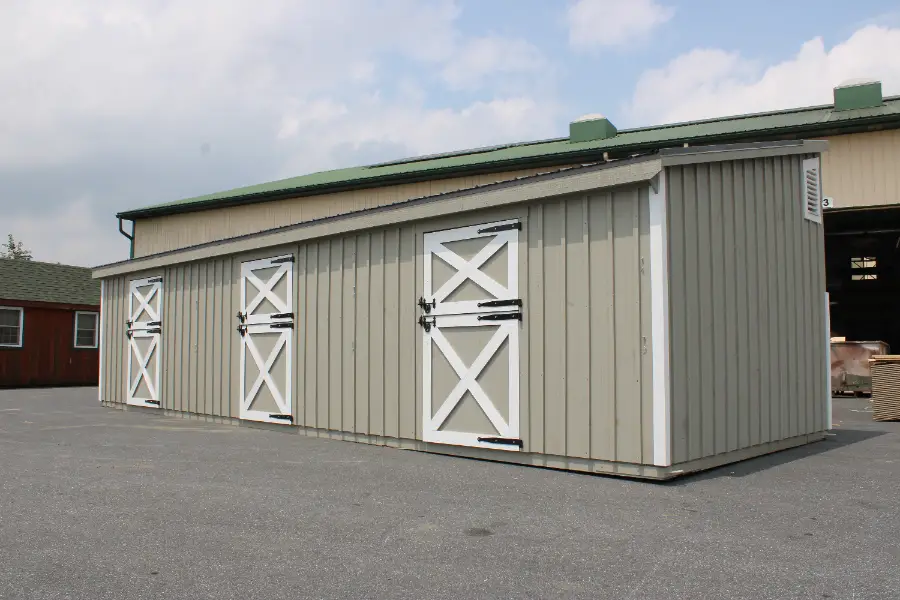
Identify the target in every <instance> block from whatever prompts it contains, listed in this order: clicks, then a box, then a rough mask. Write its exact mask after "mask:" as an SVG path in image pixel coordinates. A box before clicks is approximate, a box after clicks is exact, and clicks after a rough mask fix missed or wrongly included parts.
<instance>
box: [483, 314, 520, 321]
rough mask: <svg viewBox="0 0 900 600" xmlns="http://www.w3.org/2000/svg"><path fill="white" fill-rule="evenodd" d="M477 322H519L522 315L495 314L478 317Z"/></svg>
mask: <svg viewBox="0 0 900 600" xmlns="http://www.w3.org/2000/svg"><path fill="white" fill-rule="evenodd" d="M478 320H479V321H521V320H522V313H520V312H514V313H496V314H493V315H478Z"/></svg>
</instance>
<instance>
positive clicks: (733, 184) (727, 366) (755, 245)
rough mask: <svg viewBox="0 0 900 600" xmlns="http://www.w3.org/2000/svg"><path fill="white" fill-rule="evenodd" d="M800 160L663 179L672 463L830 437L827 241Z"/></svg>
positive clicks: (721, 166)
mask: <svg viewBox="0 0 900 600" xmlns="http://www.w3.org/2000/svg"><path fill="white" fill-rule="evenodd" d="M801 160H802V157H800V156H791V157H777V158H766V159H758V160H746V161H735V162H722V163H709V164H701V165H689V166H684V167H671V168H669V169H668V171H667V173H668V175H667V178H668V201H669V215H670V221H669V226H670V235H669V240H670V286H671V287H670V304H671V306H670V311H671V313H670V323H671V335H672V345H671V356H672V428H673V429H672V431H673V435H672V440H673V458H674V462H675V463H676V464H677V463H681V462H686V461H689V460H694V459H698V458H702V457H707V456H714V455H716V454H722V453H725V452H728V451H733V450H736V449H740V448H746V447H749V446H754V445H757V444H761V443H766V442H772V441H777V440H783V439H787V438H790V437H794V436H797V435H802V434H807V433H814V432H819V431H822V429H823V417H822V405H823V402H824V399H825V394H826V390H825V362H824V358H823V357H822V351H821V350H820V349H821V348H824V347H825V331H824V312H823V310H824V306H823V302H824V293H825V287H824V285H825V284H824V282H825V278H824V238H823V235H822V228H821V226H820V225H818V224H815V223H812V222H809V221H806V220H805V219H804V218H803V216H802V213H801V210H802V198H801V195H800V194H801V186H800V181H801V176H800V169H801V167H800V161H801Z"/></svg>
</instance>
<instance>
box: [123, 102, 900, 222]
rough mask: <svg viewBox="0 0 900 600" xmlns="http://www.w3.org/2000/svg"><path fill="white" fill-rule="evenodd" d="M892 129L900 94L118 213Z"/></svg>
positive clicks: (515, 148)
mask: <svg viewBox="0 0 900 600" xmlns="http://www.w3.org/2000/svg"><path fill="white" fill-rule="evenodd" d="M886 127H900V96H894V97H890V98H885V99H884V103H883V104H882V105H881V106H877V107H874V108H861V109H855V110H845V111H835V110H834V106H833V105H831V104H828V105H824V106H814V107H809V108H798V109H791V110H783V111H777V112H768V113H757V114H750V115H738V116H733V117H724V118H719V119H708V120H703V121H691V122H685V123H674V124H670V125H659V126H655V127H642V128H637V129H620V130H619V131H618V134H617V135H616V136H615V137H612V138H607V139H601V140H592V141H585V142H572V141H569V139H568V138H559V139H553V140H545V141H540V142H525V143H519V144H509V145H505V146H493V147H490V148H480V149H474V150H467V151H462V152H454V153H447V154H438V155H432V156H424V157H419V158H413V159H406V160H399V161H394V162H388V163H382V164H378V165H372V166H367V167H352V168H348V169H337V170H334V171H323V172H320V173H312V174H309V175H302V176H300V177H292V178H290V179H281V180H279V181H272V182H269V183H262V184H259V185H253V186H248V187H241V188H237V189H233V190H228V191H224V192H218V193H215V194H207V195H205V196H197V197H194V198H187V199H184V200H178V201H176V202H169V203H166V204H157V205H154V206H148V207H145V208H140V209H136V210H130V211H125V212H121V213H119V214H118V215H117V216H118V217H121V218H125V219H135V218H144V217H151V216H159V215H164V214H172V213H178V212H190V211H196V210H203V209H206V208H218V207H222V206H229V205H234V204H248V203H252V202H261V201H265V200H270V199H274V198H278V197H288V196H308V195H313V194H323V193H329V192H337V191H342V190H348V189H361V188H367V187H378V186H383V185H394V184H398V183H408V182H414V181H422V180H428V179H437V178H439V177H453V176H456V175H462V174H468V173H476V172H490V171H498V170H507V169H519V168H529V167H540V166H551V165H561V164H566V163H577V162H580V161H591V160H597V159H598V158H599V157H600V156H602V154H603V153H604V152H607V153H609V155H610V157H613V158H620V157H624V156H629V155H630V154H633V153H644V152H652V151H657V150H659V149H661V148H666V147H672V146H679V145H681V144H684V143H689V144H691V145H695V144H711V143H725V142H737V141H764V140H772V139H785V138H788V139H790V138H798V137H814V136H823V135H834V134H838V133H851V132H854V131H865V130H867V129H870V128H875V129H878V128H886Z"/></svg>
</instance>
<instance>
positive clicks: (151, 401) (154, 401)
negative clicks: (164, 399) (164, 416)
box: [144, 400, 162, 406]
mask: <svg viewBox="0 0 900 600" xmlns="http://www.w3.org/2000/svg"><path fill="white" fill-rule="evenodd" d="M144 402H145V403H147V404H155V405H157V406H162V403H161V402H160V401H159V400H144Z"/></svg>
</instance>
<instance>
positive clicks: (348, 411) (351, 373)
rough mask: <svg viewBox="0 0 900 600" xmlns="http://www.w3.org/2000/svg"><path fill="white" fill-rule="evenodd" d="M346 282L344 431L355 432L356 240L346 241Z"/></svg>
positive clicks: (343, 308)
mask: <svg viewBox="0 0 900 600" xmlns="http://www.w3.org/2000/svg"><path fill="white" fill-rule="evenodd" d="M343 245H344V248H343V258H344V263H343V273H342V274H341V276H342V279H343V282H342V284H341V293H342V300H343V305H342V306H341V323H342V329H341V333H342V340H341V365H340V372H341V413H342V415H341V430H343V431H354V430H355V424H356V405H355V400H354V398H353V393H354V392H355V390H356V365H355V359H354V353H355V352H356V237H353V236H351V237H348V238H345V239H344V240H343Z"/></svg>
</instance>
